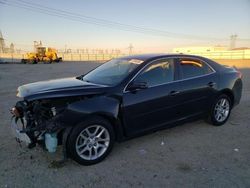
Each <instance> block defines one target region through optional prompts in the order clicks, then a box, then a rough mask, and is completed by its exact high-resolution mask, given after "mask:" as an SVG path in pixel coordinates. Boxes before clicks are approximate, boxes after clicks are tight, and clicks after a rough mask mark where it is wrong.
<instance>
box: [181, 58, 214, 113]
mask: <svg viewBox="0 0 250 188" xmlns="http://www.w3.org/2000/svg"><path fill="white" fill-rule="evenodd" d="M177 65H178V72H179V76H178V86H179V87H178V88H179V100H180V101H179V102H180V104H181V106H180V112H181V116H182V117H183V118H186V117H190V116H196V115H199V114H203V113H205V112H207V111H208V109H209V107H210V104H211V102H212V99H213V97H214V95H215V93H216V90H217V83H218V82H217V79H218V78H217V74H216V73H215V70H214V69H213V68H212V67H211V66H209V64H207V63H206V62H205V61H203V60H201V59H198V58H180V59H178V63H177Z"/></svg>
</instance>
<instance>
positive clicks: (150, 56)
mask: <svg viewBox="0 0 250 188" xmlns="http://www.w3.org/2000/svg"><path fill="white" fill-rule="evenodd" d="M163 57H190V58H192V57H193V58H195V57H196V58H202V57H200V56H196V55H187V54H178V53H171V54H170V53H169V54H167V53H159V54H138V55H129V56H125V57H122V58H125V59H139V60H142V61H146V60H150V59H155V58H163Z"/></svg>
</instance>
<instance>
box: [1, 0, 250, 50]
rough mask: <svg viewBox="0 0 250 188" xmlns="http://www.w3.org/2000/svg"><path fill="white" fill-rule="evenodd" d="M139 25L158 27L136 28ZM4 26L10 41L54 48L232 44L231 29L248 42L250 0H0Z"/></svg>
mask: <svg viewBox="0 0 250 188" xmlns="http://www.w3.org/2000/svg"><path fill="white" fill-rule="evenodd" d="M27 2H28V3H27ZM29 3H30V4H29ZM34 3H35V4H41V5H43V6H46V7H49V8H54V9H58V10H63V11H68V12H71V13H72V14H73V16H74V14H77V15H78V14H80V15H82V16H88V17H93V18H96V19H104V20H107V21H110V22H118V23H121V24H125V25H130V26H131V27H132V29H131V27H129V28H127V29H126V27H125V26H124V27H125V29H122V30H121V29H119V27H114V26H112V28H111V27H109V25H108V24H107V23H106V22H104V24H103V25H102V26H100V24H99V25H98V24H97V25H96V23H95V22H94V21H93V19H92V18H91V20H92V21H89V20H88V21H87V22H89V23H86V20H85V19H83V17H81V18H77V19H75V18H72V17H71V16H62V15H61V14H57V13H54V12H51V11H48V10H44V9H45V8H44V7H43V10H40V12H36V8H32V6H35V5H34ZM30 9H32V11H31V10H30ZM51 14H53V15H51ZM135 27H140V28H143V29H153V30H154V31H153V32H148V31H145V32H144V30H143V32H136V31H135V29H133V28H135ZM0 30H1V31H2V33H3V35H4V38H5V39H6V43H7V44H10V42H13V43H14V44H15V45H16V47H18V48H25V49H29V48H30V49H31V48H32V44H33V41H35V40H41V41H42V42H43V44H44V45H46V46H53V47H56V48H65V45H67V48H120V49H121V50H126V48H127V47H128V46H129V44H130V43H132V44H133V46H134V49H135V50H137V51H140V52H144V51H145V52H148V51H151V52H166V51H170V50H171V49H172V48H173V47H180V46H197V45H199V46H201V45H206V46H207V45H228V44H229V36H230V35H232V34H237V35H238V38H239V40H238V41H237V47H241V46H248V47H250V0H237V1H236V0H220V1H218V0H203V1H202V0H189V1H184V0H175V1H168V0H154V1H153V0H150V1H149V0H123V1H121V0H120V1H119V0H105V1H100V0H99V1H98V0H75V1H62V0H53V1H51V0H44V1H41V0H39V1H31V0H21V1H18V0H0ZM124 30H129V31H124ZM155 30H159V31H160V32H161V33H164V35H159V32H155ZM225 39H228V40H225Z"/></svg>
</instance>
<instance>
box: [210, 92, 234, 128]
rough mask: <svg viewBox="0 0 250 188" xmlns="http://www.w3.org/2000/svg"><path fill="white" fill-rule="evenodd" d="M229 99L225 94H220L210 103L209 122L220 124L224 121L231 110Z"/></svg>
mask: <svg viewBox="0 0 250 188" xmlns="http://www.w3.org/2000/svg"><path fill="white" fill-rule="evenodd" d="M231 107H232V103H231V99H230V98H229V97H228V96H227V95H225V94H222V95H220V96H219V97H218V98H217V99H216V100H215V102H214V103H213V105H212V108H211V111H210V115H209V122H210V123H211V124H213V125H215V126H220V125H223V124H224V123H226V121H227V119H228V118H229V115H230V112H231Z"/></svg>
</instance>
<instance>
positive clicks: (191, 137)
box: [0, 63, 250, 188]
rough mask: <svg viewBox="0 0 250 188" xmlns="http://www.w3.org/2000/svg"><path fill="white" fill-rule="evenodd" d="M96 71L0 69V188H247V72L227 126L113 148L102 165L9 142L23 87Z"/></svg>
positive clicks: (70, 66)
mask: <svg viewBox="0 0 250 188" xmlns="http://www.w3.org/2000/svg"><path fill="white" fill-rule="evenodd" d="M97 65H98V64H96V63H60V64H49V65H44V64H38V65H21V64H20V65H18V64H9V65H7V64H6V65H4V64H2V65H0V94H1V97H0V120H1V121H0V122H1V123H0V140H1V141H0V169H1V170H0V187H4V188H6V187H60V188H62V187H78V188H80V187H250V136H249V135H250V128H249V125H250V116H249V111H250V69H242V72H243V76H244V91H243V96H242V100H241V104H240V105H238V106H237V107H236V108H235V109H233V111H232V114H231V117H230V119H229V120H228V122H227V123H226V124H225V125H224V126H221V127H213V126H211V125H209V124H207V123H205V122H204V121H202V120H199V121H196V122H192V123H186V124H184V125H182V126H177V127H174V128H171V129H166V130H163V131H159V132H156V133H153V134H150V135H146V136H143V137H139V138H136V139H132V140H129V141H126V142H123V143H117V144H116V145H115V147H114V149H113V151H112V152H111V154H110V155H109V156H108V157H107V158H106V160H105V161H103V162H101V163H99V164H97V165H94V166H80V165H78V164H77V163H75V162H74V161H72V160H68V161H67V162H66V164H65V165H64V166H63V167H60V168H59V167H55V166H51V162H52V161H53V160H57V159H60V157H61V153H60V149H61V148H59V151H58V152H57V153H55V154H50V153H48V152H45V151H43V149H42V148H39V147H36V148H34V149H31V150H29V149H27V148H25V147H24V146H22V147H20V146H19V145H18V144H17V143H16V142H15V140H14V139H13V137H12V136H11V134H10V129H9V125H10V113H9V108H10V107H11V106H12V105H14V104H15V102H16V101H17V100H18V99H17V98H16V97H15V94H16V88H17V87H18V86H19V85H21V84H25V83H29V82H34V81H39V80H46V79H53V78H60V77H68V76H74V75H79V74H82V73H85V72H87V71H88V70H90V69H92V68H94V67H95V66H97Z"/></svg>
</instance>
